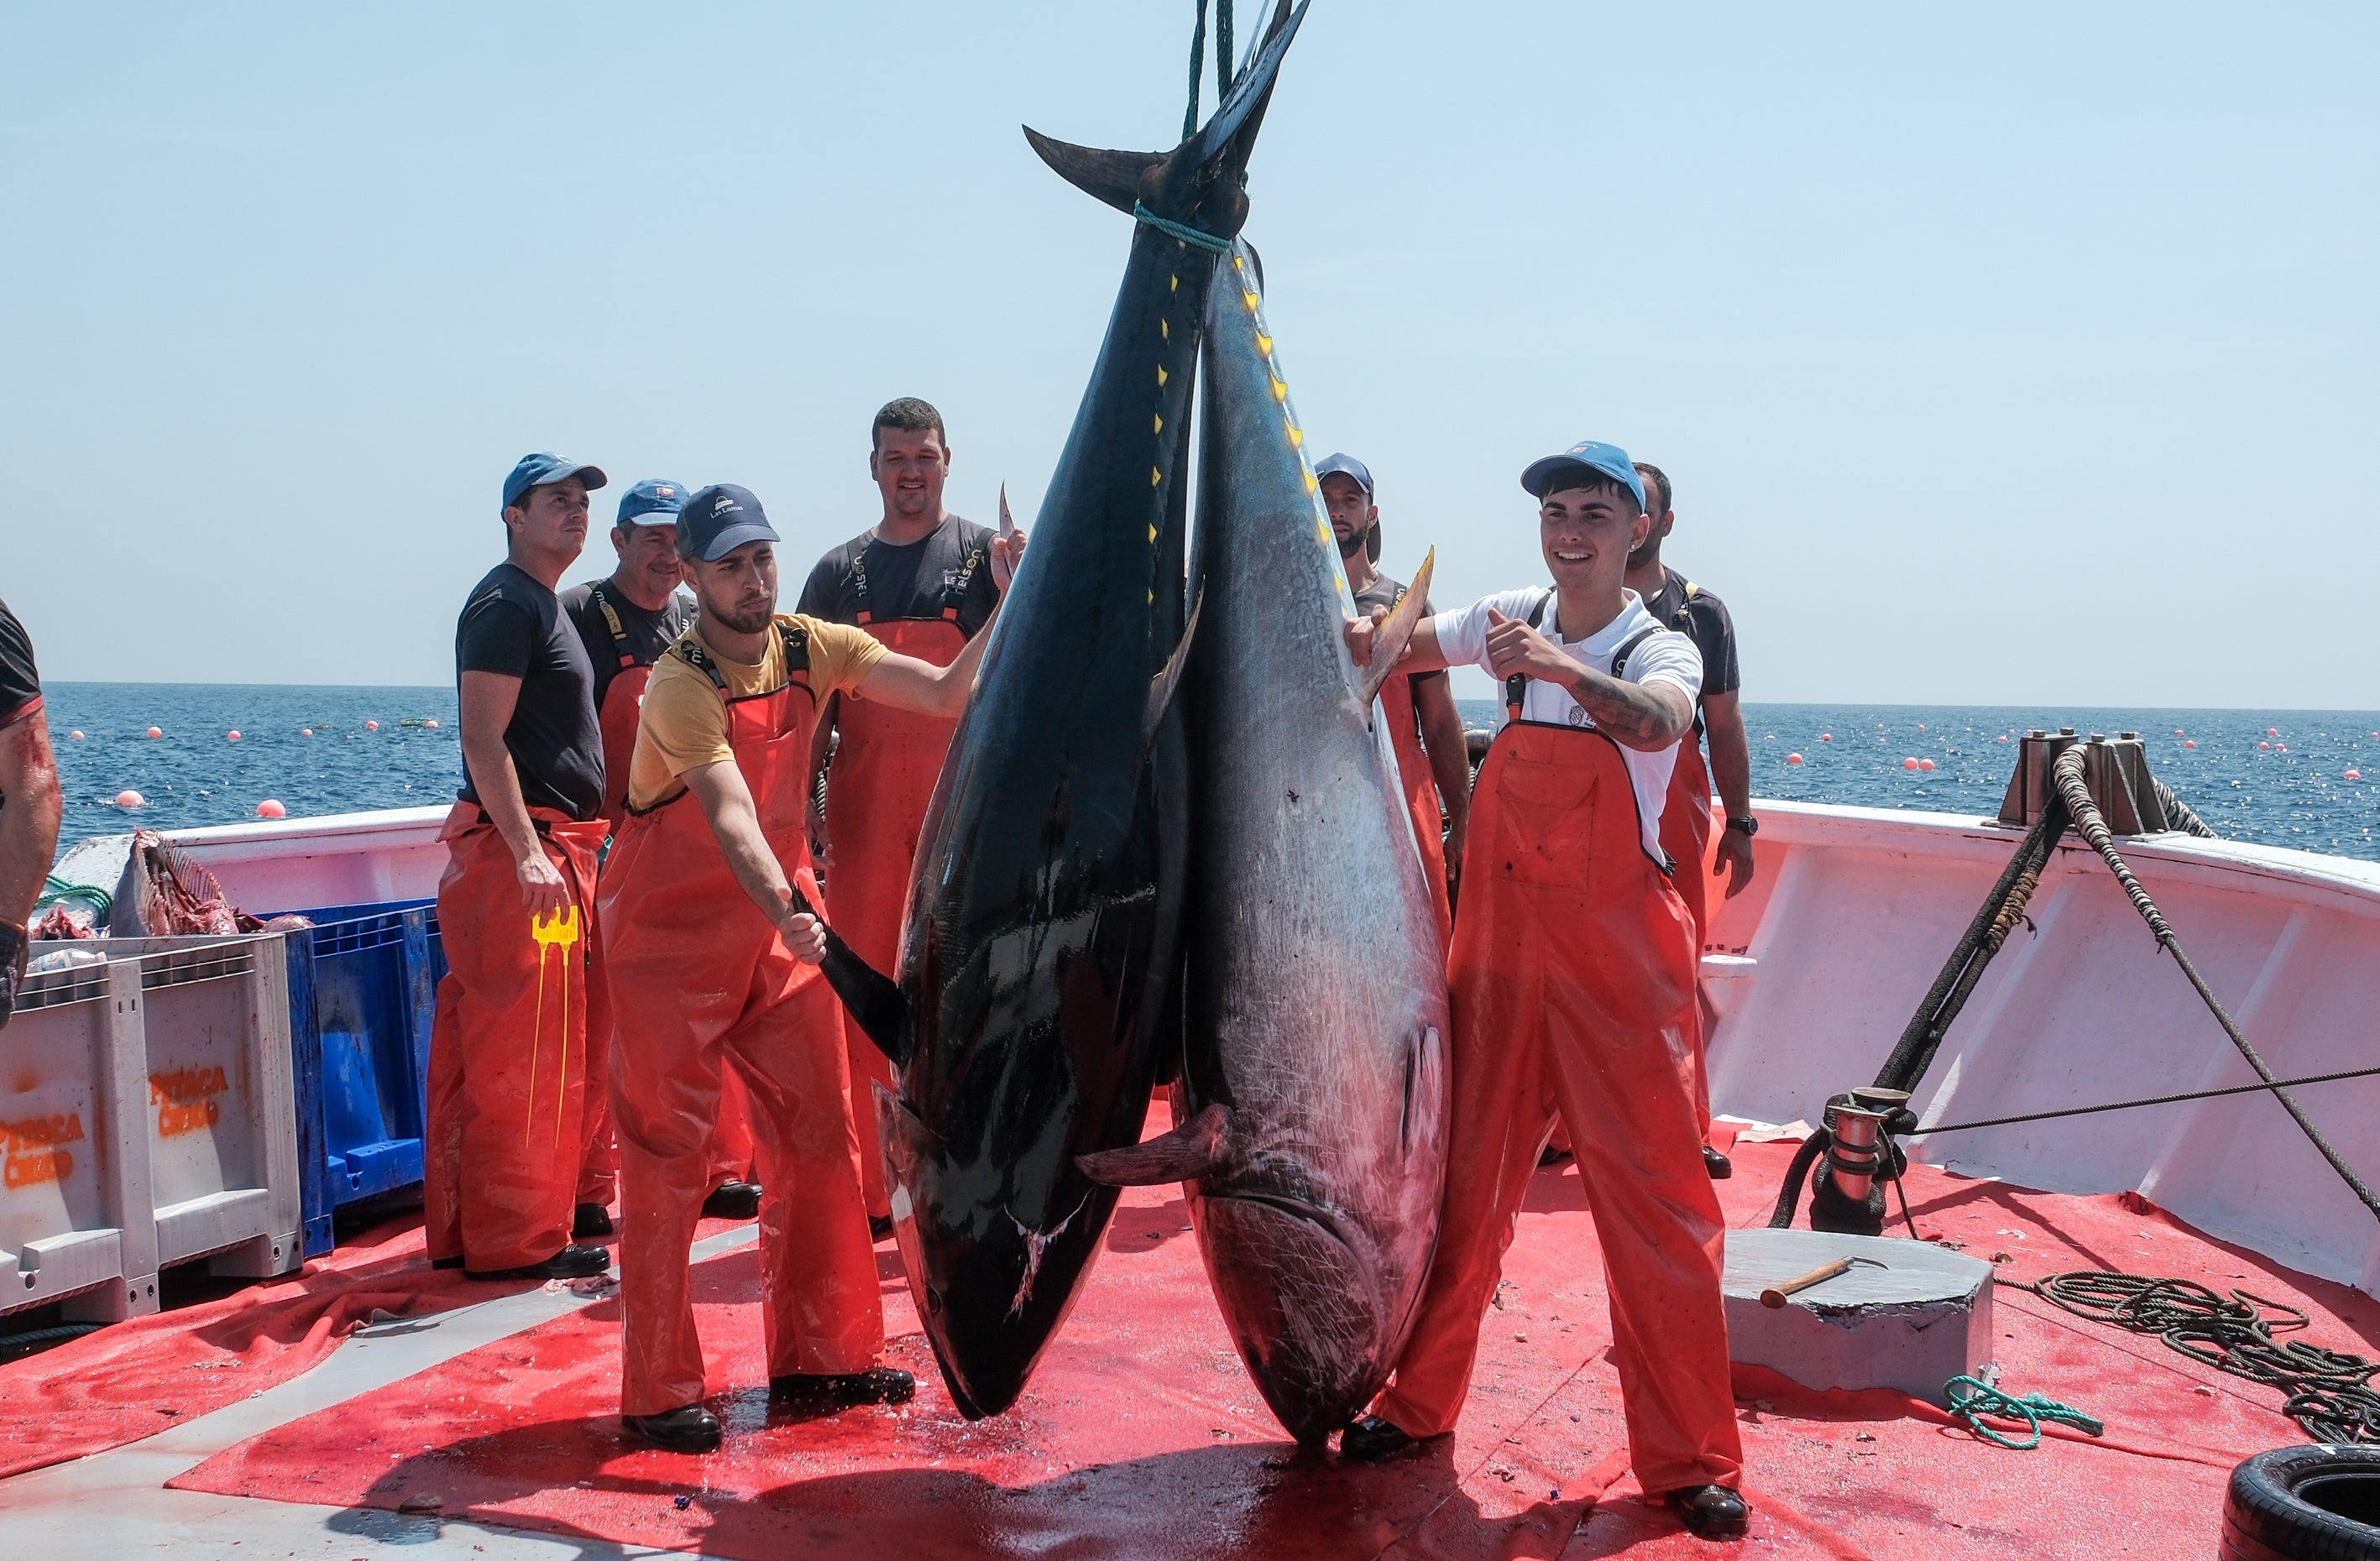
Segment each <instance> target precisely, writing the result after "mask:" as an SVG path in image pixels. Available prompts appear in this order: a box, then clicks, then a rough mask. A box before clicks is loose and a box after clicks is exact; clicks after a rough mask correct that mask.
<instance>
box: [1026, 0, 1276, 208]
mask: <svg viewBox="0 0 2380 1561" xmlns="http://www.w3.org/2000/svg"><path fill="white" fill-rule="evenodd" d="M1304 20H1305V6H1298V7H1297V9H1296V10H1294V11H1292V10H1290V9H1289V7H1288V5H1287V0H1282V3H1281V5H1280V6H1277V7H1276V8H1275V10H1274V12H1273V18H1272V23H1271V26H1270V28H1269V30H1268V31H1267V33H1266V36H1265V41H1264V45H1263V47H1261V48H1259V49H1258V50H1257V52H1256V54H1255V55H1254V56H1253V57H1252V58H1251V59H1250V60H1249V61H1248V65H1247V68H1246V69H1245V70H1243V71H1241V72H1240V74H1239V76H1238V78H1237V79H1234V80H1233V83H1232V90H1231V91H1229V92H1228V93H1226V94H1224V97H1223V101H1222V102H1221V103H1220V104H1218V105H1217V107H1216V109H1215V113H1214V115H1213V116H1212V117H1211V118H1209V119H1208V121H1207V123H1205V124H1204V125H1201V126H1200V127H1198V133H1197V134H1196V135H1195V136H1192V137H1191V138H1190V139H1188V140H1186V141H1184V142H1183V143H1182V144H1181V145H1180V146H1177V147H1175V148H1174V149H1173V150H1172V151H1105V150H1102V149H1100V148H1098V147H1087V146H1075V145H1074V144H1073V143H1072V142H1068V141H1062V140H1055V139H1051V138H1050V137H1048V136H1045V135H1043V134H1041V133H1040V132H1039V131H1038V130H1036V129H1034V128H1033V127H1031V126H1029V125H1028V126H1026V127H1024V129H1025V139H1026V140H1027V141H1029V142H1031V143H1032V146H1033V150H1034V151H1036V152H1037V153H1038V154H1039V156H1040V158H1041V161H1042V162H1044V163H1048V164H1050V168H1051V169H1053V170H1054V171H1055V172H1056V173H1057V175H1058V176H1059V177H1061V178H1062V179H1064V180H1065V181H1066V182H1067V183H1068V184H1071V185H1073V186H1074V187H1075V188H1077V189H1079V190H1081V191H1083V192H1084V193H1085V194H1087V195H1090V196H1093V197H1095V198H1097V199H1098V200H1103V201H1105V202H1106V203H1107V204H1109V205H1111V206H1112V207H1114V208H1115V209H1116V210H1117V211H1119V212H1130V211H1132V210H1133V209H1134V207H1135V206H1136V205H1141V204H1144V203H1145V204H1146V205H1147V207H1148V208H1149V210H1151V211H1153V212H1156V213H1157V214H1159V215H1160V216H1162V217H1166V218H1169V219H1172V220H1175V221H1181V220H1185V219H1186V218H1187V217H1188V216H1189V215H1190V214H1191V212H1193V211H1194V210H1195V209H1196V207H1197V206H1198V205H1199V204H1200V202H1201V200H1202V199H1203V197H1204V195H1205V193H1206V192H1207V191H1208V189H1210V188H1213V187H1215V186H1217V185H1221V186H1222V187H1223V188H1224V190H1225V191H1226V193H1227V194H1228V196H1229V197H1232V198H1235V199H1233V200H1230V201H1229V202H1227V203H1228V204H1231V205H1233V206H1234V207H1236V212H1234V213H1233V214H1232V216H1231V220H1230V221H1229V222H1228V223H1218V224H1213V225H1211V226H1209V228H1208V231H1210V232H1214V233H1216V234H1217V235H1218V236H1228V235H1229V234H1233V233H1236V232H1238V231H1239V225H1240V223H1241V222H1242V221H1243V220H1245V217H1246V214H1247V203H1246V199H1245V196H1243V195H1241V192H1240V190H1239V188H1238V187H1239V176H1240V172H1241V170H1242V169H1243V168H1244V167H1245V165H1246V163H1247V154H1248V150H1249V145H1250V143H1251V142H1253V141H1254V140H1255V139H1256V126H1257V123H1258V122H1259V121H1260V120H1261V119H1262V117H1263V115H1264V108H1265V103H1266V102H1267V101H1268V100H1269V98H1270V97H1271V96H1272V84H1273V78H1274V76H1275V75H1276V74H1277V73H1278V72H1279V71H1280V69H1281V56H1282V55H1283V54H1287V53H1288V52H1289V42H1290V40H1291V39H1292V38H1293V37H1295V36H1296V35H1297V29H1298V24H1299V23H1301V22H1303V21H1304ZM1243 132H1245V134H1243Z"/></svg>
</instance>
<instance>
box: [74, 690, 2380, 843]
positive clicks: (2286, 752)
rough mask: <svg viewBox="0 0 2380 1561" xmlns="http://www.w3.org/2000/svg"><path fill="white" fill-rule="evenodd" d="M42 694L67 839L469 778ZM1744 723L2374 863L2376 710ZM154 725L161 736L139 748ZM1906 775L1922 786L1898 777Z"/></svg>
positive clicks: (331, 743)
mask: <svg viewBox="0 0 2380 1561" xmlns="http://www.w3.org/2000/svg"><path fill="white" fill-rule="evenodd" d="M45 693H46V694H47V696H48V701H49V718H50V734H51V736H52V738H53V739H54V740H55V744H56V747H57V752H58V766H59V770H60V775H61V779H62V780H63V781H64V784H65V789H66V823H65V829H64V830H63V832H62V839H63V840H65V841H77V840H80V839H82V838H84V837H85V836H88V835H97V834H109V833H115V832H117V831H121V830H123V829H129V828H130V827H131V826H132V825H133V824H134V823H136V822H137V823H140V824H141V825H143V826H145V827H147V828H150V829H179V828H186V827H188V826H191V825H198V824H231V823H237V822H240V821H243V820H246V819H250V818H253V817H256V807H257V805H258V804H259V803H260V802H262V801H263V800H264V799H265V798H267V797H271V798H273V800H275V801H277V802H279V803H280V804H281V805H283V806H284V807H285V808H286V809H288V812H289V817H293V818H301V817H314V816H318V815H322V814H327V813H354V812H358V811H360V810H363V809H367V808H380V807H419V806H423V805H443V804H444V803H446V802H449V801H451V800H452V799H453V797H454V795H455V786H456V785H457V784H458V783H459V782H460V780H461V779H462V773H463V761H462V750H461V748H460V746H459V744H458V743H457V741H456V736H455V691H454V690H453V689H452V688H315V687H272V686H264V685H254V684H228V685H225V684H95V683H53V684H48V685H47V686H46V689H45ZM1461 708H1462V710H1463V719H1464V720H1466V721H1468V722H1469V723H1470V724H1471V725H1473V726H1477V727H1482V728H1486V727H1492V726H1493V725H1495V724H1496V723H1497V721H1498V720H1499V719H1500V708H1499V707H1497V706H1496V705H1495V704H1494V703H1492V702H1490V701H1487V700H1463V701H1462V705H1461ZM374 720H377V721H378V722H379V723H380V729H379V730H378V731H376V732H375V731H372V730H370V727H369V726H368V725H367V723H368V722H370V721H374ZM406 720H417V721H420V720H434V721H436V722H437V723H438V724H437V725H436V726H434V727H430V726H406V725H404V724H402V723H403V722H405V721H406ZM1744 725H1745V730H1746V732H1747V734H1748V735H1749V736H1750V738H1751V740H1752V791H1753V794H1754V795H1755V796H1757V797H1774V798H1779V799H1783V800H1789V801H1795V802H1822V803H1848V804H1854V805H1860V806H1865V807H1906V808H1925V809H1931V810H1934V811H1937V812H1944V813H1965V814H1976V815H1984V814H1991V813H1996V812H1998V809H1999V803H2000V795H2001V793H2003V792H2004V791H2006V790H2007V788H2008V779H2009V772H2010V769H2011V768H2013V767H2014V765H2015V763H2016V741H2015V740H2016V738H2017V737H2019V736H2021V735H2022V733H2023V732H2025V730H2026V729H2028V728H2030V727H2044V728H2048V729H2050V730H2055V729H2056V728H2058V727H2060V726H2071V727H2074V728H2076V729H2077V730H2078V731H2083V732H2108V733H2110V734H2112V733H2114V732H2119V731H2124V732H2140V733H2141V734H2142V736H2143V738H2145V739H2146V740H2147V742H2148V752H2149V761H2150V765H2151V768H2154V769H2155V772H2156V773H2157V774H2158V775H2159V776H2161V777H2162V778H2163V779H2164V780H2166V781H2167V783H2168V784H2169V785H2171V786H2172V787H2173V789H2174V790H2175V791H2176V792H2178V793H2180V795H2181V797H2182V800H2184V801H2185V802H2187V803H2189V804H2190V805H2192V807H2194V808H2196V809H2197V810H2198V811H2199V813H2200V814H2201V815H2202V816H2203V817H2204V818H2205V819H2206V821H2207V823H2208V824H2210V825H2212V826H2213V827H2214V828H2215V829H2216V832H2218V833H2220V834H2222V835H2224V836H2227V837H2228V838H2230V839H2233V840H2244V841H2258V842H2260V843H2263V844H2266V845H2285V846H2294V847H2296V848H2297V849H2299V850H2301V851H2319V852H2328V853H2334V854H2337V855H2342V856H2357V857H2362V858H2364V859H2365V860H2367V861H2380V736H2375V735H2374V733H2375V732H2380V712H2374V711H2339V710H2156V709H2129V710H2108V709H2056V708H2013V707H2008V708H2003V707H1997V706H1994V707H1984V706H1955V705H1953V706H1941V707H1934V708H1927V707H1921V706H1909V705H1893V706H1860V705H1746V706H1745V707H1744ZM151 726H155V727H157V728H159V729H160V730H161V731H162V732H164V735H163V736H162V737H157V738H153V739H152V738H150V737H148V736H146V735H144V734H145V733H146V732H147V731H148V729H149V728H150V727H151ZM309 730H310V731H311V732H312V733H313V734H312V735H311V736H308V735H305V733H306V732H308V731H309ZM76 731H79V732H82V734H83V735H82V736H81V738H80V739H76V738H73V737H71V736H70V735H69V733H70V732H76ZM233 731H237V732H239V734H240V739H239V741H238V742H237V743H235V742H232V741H230V739H229V737H228V735H227V734H228V733H229V732H233ZM2002 738H2006V739H2008V741H2006V742H2002V741H2001V739H2002ZM2192 743H2194V744H2197V745H2196V746H2195V747H2189V746H2185V744H2192ZM2259 744H2270V745H2269V746H2260V745H2259ZM1796 754H1798V755H1800V756H1801V759H1802V762H1801V763H1799V764H1795V763H1792V762H1791V756H1792V755H1796ZM1912 758H1915V759H1921V760H1924V759H1930V760H1932V761H1933V763H1934V767H1935V768H1933V769H1931V770H1911V769H1908V768H1903V761H1904V760H1907V759H1912ZM2349 770H2356V771H2358V772H2359V773H2360V774H2361V775H2362V776H2364V777H2367V779H2362V780H2349V779H2348V778H2347V772H2348V771H2349ZM127 789H129V790H132V791H137V792H139V793H141V795H142V797H143V798H145V799H146V800H145V801H144V802H143V804H142V805H140V807H138V808H132V809H126V808H122V807H119V806H117V805H116V801H115V799H116V795H117V793H120V792H123V791H125V790H127Z"/></svg>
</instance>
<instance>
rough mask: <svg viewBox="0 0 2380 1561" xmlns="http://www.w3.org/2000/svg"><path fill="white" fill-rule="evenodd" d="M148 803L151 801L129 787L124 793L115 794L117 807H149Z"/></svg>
mask: <svg viewBox="0 0 2380 1561" xmlns="http://www.w3.org/2000/svg"><path fill="white" fill-rule="evenodd" d="M148 802H149V799H148V798H147V797H144V796H142V795H141V794H140V793H138V792H136V791H134V790H132V789H131V788H130V787H126V788H125V789H124V790H123V791H120V792H118V793H115V805H116V806H118V807H123V808H134V807H144V806H146V805H148Z"/></svg>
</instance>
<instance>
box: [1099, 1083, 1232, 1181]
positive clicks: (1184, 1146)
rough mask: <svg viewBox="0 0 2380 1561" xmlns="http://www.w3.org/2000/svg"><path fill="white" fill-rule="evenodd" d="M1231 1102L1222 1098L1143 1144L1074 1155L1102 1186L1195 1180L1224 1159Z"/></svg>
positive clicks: (1229, 1129) (1230, 1121) (1230, 1122)
mask: <svg viewBox="0 0 2380 1561" xmlns="http://www.w3.org/2000/svg"><path fill="white" fill-rule="evenodd" d="M1231 1126H1232V1108H1231V1107H1228V1106H1225V1105H1224V1104H1222V1102H1220V1101H1217V1102H1216V1103H1215V1104H1214V1105H1212V1106H1209V1107H1207V1108H1206V1109H1205V1110H1204V1111H1201V1112H1199V1113H1198V1114H1197V1115H1196V1116H1195V1117H1193V1118H1191V1119H1189V1120H1188V1121H1186V1122H1183V1123H1181V1124H1179V1125H1177V1126H1176V1127H1175V1128H1174V1129H1173V1131H1171V1132H1167V1133H1161V1134H1160V1135H1159V1136H1157V1137H1155V1138H1152V1139H1149V1140H1148V1141H1147V1142H1146V1143H1142V1144H1126V1145H1124V1146H1123V1148H1121V1149H1102V1150H1100V1151H1099V1152H1098V1153H1097V1154H1092V1155H1077V1156H1075V1169H1076V1170H1079V1171H1081V1172H1082V1173H1083V1174H1084V1175H1085V1176H1087V1177H1089V1178H1090V1179H1091V1180H1093V1181H1096V1182H1098V1183H1099V1184H1100V1185H1101V1186H1103V1187H1155V1186H1158V1185H1160V1184H1161V1183H1163V1182H1168V1181H1194V1180H1197V1179H1198V1178H1199V1177H1202V1176H1205V1175H1206V1174H1207V1173H1208V1171H1211V1170H1213V1169H1214V1168H1216V1167H1217V1166H1219V1165H1220V1164H1222V1158H1223V1135H1224V1134H1225V1133H1226V1132H1228V1131H1231Z"/></svg>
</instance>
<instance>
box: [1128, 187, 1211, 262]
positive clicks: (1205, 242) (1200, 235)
mask: <svg viewBox="0 0 2380 1561" xmlns="http://www.w3.org/2000/svg"><path fill="white" fill-rule="evenodd" d="M1132 214H1133V217H1134V219H1135V221H1138V222H1143V223H1146V224H1148V225H1149V226H1150V227H1153V228H1155V229H1156V230H1157V231H1158V232H1160V233H1161V234H1164V235H1166V236H1168V237H1170V238H1178V239H1180V240H1181V241H1182V242H1183V243H1184V244H1187V245H1189V246H1190V247H1191V248H1194V249H1204V250H1207V251H1208V253H1210V254H1216V255H1228V254H1230V253H1231V252H1232V241H1231V240H1230V239H1228V238H1218V237H1216V236H1214V235H1213V234H1211V233H1206V232H1202V231H1201V230H1199V229H1197V228H1195V227H1192V226H1190V225H1188V224H1185V223H1177V222H1173V221H1172V220H1171V219H1169V218H1165V217H1160V216H1159V215H1158V214H1157V213H1156V212H1152V211H1150V210H1149V209H1148V208H1147V207H1146V206H1144V205H1142V204H1141V203H1140V202H1139V201H1137V200H1135V201H1134V202H1133V203H1132Z"/></svg>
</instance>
